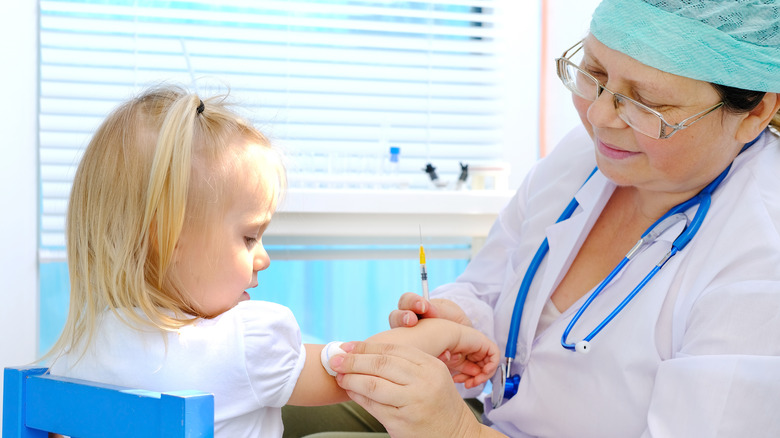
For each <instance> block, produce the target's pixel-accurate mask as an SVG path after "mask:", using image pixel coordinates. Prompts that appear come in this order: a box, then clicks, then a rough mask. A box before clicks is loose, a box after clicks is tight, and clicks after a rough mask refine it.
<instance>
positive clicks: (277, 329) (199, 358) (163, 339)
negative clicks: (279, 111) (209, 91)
mask: <svg viewBox="0 0 780 438" xmlns="http://www.w3.org/2000/svg"><path fill="white" fill-rule="evenodd" d="M284 180H285V176H284V169H283V167H282V165H281V162H280V159H279V157H278V156H277V154H276V152H275V151H274V150H273V149H271V148H270V147H269V144H268V141H267V139H266V138H265V137H264V136H263V135H262V134H261V133H260V132H258V131H257V130H256V129H255V128H253V127H252V126H251V125H250V124H249V123H247V122H246V121H245V120H242V119H241V118H239V117H238V116H237V115H236V114H234V113H233V112H232V111H231V110H229V109H228V107H227V105H226V103H225V101H224V98H222V97H216V98H211V99H206V100H201V99H200V98H199V97H198V96H197V95H195V94H190V93H187V92H186V91H184V90H182V89H178V88H174V87H167V88H159V89H152V90H149V91H147V92H146V93H144V94H143V95H141V96H140V97H137V98H135V99H132V100H130V101H129V102H127V103H125V104H124V105H122V106H120V107H119V108H118V109H117V110H115V111H114V112H113V113H112V114H111V115H109V116H108V118H107V119H106V120H105V121H104V122H103V124H102V125H101V126H100V128H99V129H98V131H97V133H96V134H95V136H94V138H93V139H92V141H91V142H90V144H89V146H88V147H87V149H86V151H85V153H84V157H83V158H82V160H81V163H80V164H79V167H78V171H77V173H76V176H75V178H74V181H73V189H72V193H71V198H70V205H69V210H68V220H67V237H68V241H67V249H68V262H69V270H70V281H71V298H70V310H69V314H68V320H67V323H66V325H65V328H64V331H63V333H62V335H61V337H60V339H59V340H58V341H57V343H56V344H55V346H54V347H53V349H52V351H51V352H50V353H49V355H48V357H49V358H53V361H52V364H51V373H52V374H55V375H64V376H70V377H75V378H81V379H86V380H92V381H98V382H103V383H110V384H115V385H121V386H130V387H135V388H143V389H147V390H152V391H159V392H163V391H172V390H185V389H197V390H201V391H207V392H211V393H213V394H214V396H215V433H216V435H217V436H226V437H279V436H281V434H282V421H281V413H280V408H281V406H283V405H285V404H287V403H289V404H298V405H314V404H327V403H335V402H338V401H342V400H345V399H346V398H347V396H346V393H345V392H344V391H343V390H342V389H340V388H339V387H338V385H337V384H336V380H335V379H334V378H333V377H331V376H329V375H328V374H327V372H326V371H325V369H324V367H323V365H324V363H325V360H323V361H322V363H321V360H320V354H321V351H322V349H323V346H321V345H302V344H301V336H300V331H299V327H298V325H297V323H296V321H295V318H294V317H293V315H292V313H291V312H290V311H289V309H287V308H285V307H283V306H281V305H278V304H273V303H268V302H262V301H249V295H248V294H247V292H246V291H245V289H249V288H253V287H255V286H257V285H258V279H257V273H258V271H262V270H264V269H266V268H267V267H268V265H269V263H270V260H269V257H268V254H267V253H266V252H265V250H264V248H263V245H262V242H261V239H262V235H263V232H264V231H265V229H266V227H268V223H269V221H270V220H271V215H272V213H273V212H274V210H275V208H276V206H277V203H278V201H279V198H280V196H281V194H282V191H283V189H284ZM370 340H371V341H377V342H383V343H404V344H409V345H413V346H416V347H418V348H420V349H422V350H423V351H425V352H427V353H430V354H433V355H435V356H440V355H441V356H442V357H446V358H448V359H451V358H454V359H458V360H455V361H453V360H450V361H448V363H447V364H448V365H449V366H450V368H451V370H452V372H453V373H454V375H455V380H456V381H460V382H465V383H466V384H467V385H469V386H475V385H478V384H481V383H484V382H485V381H486V380H487V379H488V378H489V377H490V376H491V375H492V373H493V371H495V369H496V367H497V363H498V349H497V347H496V346H495V344H493V343H492V342H490V341H488V340H487V338H485V337H484V336H482V335H481V334H479V333H478V332H476V331H474V330H472V329H470V328H463V326H461V325H458V324H455V323H451V322H449V321H445V320H432V321H431V324H420V325H418V327H415V328H413V329H410V328H403V329H394V330H391V331H388V332H384V333H380V334H378V335H376V336H374V337H372V338H371V339H370ZM351 345H352V344H347V346H346V348H345V349H347V350H349V348H350V347H351ZM442 366H444V365H442Z"/></svg>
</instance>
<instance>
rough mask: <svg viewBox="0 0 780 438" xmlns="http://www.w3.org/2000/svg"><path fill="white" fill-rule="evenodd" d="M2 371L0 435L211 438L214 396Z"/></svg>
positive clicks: (37, 371)
mask: <svg viewBox="0 0 780 438" xmlns="http://www.w3.org/2000/svg"><path fill="white" fill-rule="evenodd" d="M46 371H47V369H46V368H37V367H17V368H6V369H5V372H4V380H3V382H4V383H3V387H4V389H3V435H2V436H3V437H5V438H46V437H48V432H52V433H58V434H62V435H67V436H71V437H79V438H90V437H108V436H110V437H166V438H167V437H179V438H184V437H213V436H214V395H213V394H207V393H204V392H199V391H174V392H167V393H162V394H161V393H159V392H151V391H144V390H138V389H130V388H123V387H120V386H113V385H104V384H102V383H95V382H89V381H85V380H78V379H70V378H66V377H57V376H52V375H49V374H46Z"/></svg>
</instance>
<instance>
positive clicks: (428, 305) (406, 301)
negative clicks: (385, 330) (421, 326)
mask: <svg viewBox="0 0 780 438" xmlns="http://www.w3.org/2000/svg"><path fill="white" fill-rule="evenodd" d="M422 318H442V319H448V320H450V321H453V322H457V323H458V324H463V325H465V326H468V327H471V320H470V319H469V318H468V317H467V316H466V313H465V312H463V309H461V308H460V306H458V305H457V304H455V303H454V302H452V301H450V300H444V299H441V298H434V299H432V300H430V301H425V299H424V298H423V297H421V296H420V295H418V294H415V293H412V292H407V293H405V294H403V295H401V298H400V299H399V300H398V309H396V310H393V311H392V312H390V317H389V320H390V327H392V328H396V327H414V326H415V325H417V322H418V321H419V320H420V319H422Z"/></svg>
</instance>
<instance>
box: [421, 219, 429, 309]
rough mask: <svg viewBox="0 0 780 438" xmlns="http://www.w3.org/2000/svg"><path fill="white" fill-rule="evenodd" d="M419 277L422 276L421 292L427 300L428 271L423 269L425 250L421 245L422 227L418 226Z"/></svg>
mask: <svg viewBox="0 0 780 438" xmlns="http://www.w3.org/2000/svg"><path fill="white" fill-rule="evenodd" d="M420 277H421V278H422V293H423V298H425V301H428V272H426V271H425V250H424V249H423V245H422V227H420Z"/></svg>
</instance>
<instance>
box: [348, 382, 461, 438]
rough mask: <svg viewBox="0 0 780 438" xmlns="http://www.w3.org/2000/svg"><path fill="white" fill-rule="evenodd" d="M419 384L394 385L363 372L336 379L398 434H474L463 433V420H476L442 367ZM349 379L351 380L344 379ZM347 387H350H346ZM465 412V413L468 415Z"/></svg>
mask: <svg viewBox="0 0 780 438" xmlns="http://www.w3.org/2000/svg"><path fill="white" fill-rule="evenodd" d="M439 371H440V372H439V373H438V374H439V375H438V376H437V377H436V378H434V379H431V380H429V381H428V382H422V383H421V384H420V385H414V386H412V385H396V384H393V383H391V382H387V381H384V382H382V381H371V380H370V379H378V378H377V377H373V376H364V375H357V374H352V375H341V374H339V376H338V378H337V379H340V380H339V384H340V385H343V386H342V387H343V388H345V389H346V391H347V394H348V395H349V397H350V398H351V399H352V400H354V401H355V402H357V403H358V404H359V405H361V406H362V407H363V408H365V409H366V410H367V411H368V412H369V413H370V414H371V415H373V416H374V417H376V418H377V419H378V420H379V421H380V422H381V423H382V424H384V425H385V427H386V428H387V430H388V432H389V433H390V436H392V437H394V438H397V437H420V436H425V437H447V438H453V437H473V436H476V435H475V434H473V433H463V431H465V430H467V428H464V427H463V423H464V421H465V422H468V421H469V417H470V420H471V422H475V421H476V420H475V417H474V416H473V415H471V414H470V411H468V409H467V408H466V409H465V410H464V409H463V407H465V404H464V402H463V400H462V398H461V397H460V395H459V394H458V392H457V391H456V389H455V385H453V384H452V381H451V380H450V378H449V376H448V375H447V373H446V372H442V371H443V370H439ZM350 377H351V378H352V379H351V381H350V382H347V381H346V380H344V379H347V378H350ZM347 387H349V388H347ZM467 414H468V415H467Z"/></svg>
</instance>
